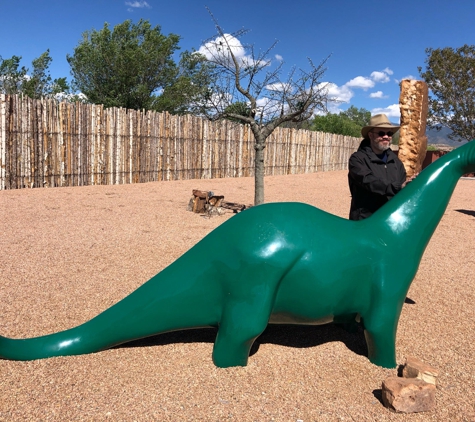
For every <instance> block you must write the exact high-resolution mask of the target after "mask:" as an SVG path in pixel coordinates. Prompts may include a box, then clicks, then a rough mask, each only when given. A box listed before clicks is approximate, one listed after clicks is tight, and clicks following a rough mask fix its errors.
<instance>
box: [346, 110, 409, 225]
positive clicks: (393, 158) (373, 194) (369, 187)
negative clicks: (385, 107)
mask: <svg viewBox="0 0 475 422" xmlns="http://www.w3.org/2000/svg"><path fill="white" fill-rule="evenodd" d="M398 130H399V126H398V125H394V124H392V123H391V122H390V121H389V120H388V118H387V116H386V115H385V114H376V115H374V116H372V117H371V119H370V121H369V125H368V126H365V127H364V128H363V129H361V135H362V136H363V140H362V141H361V144H360V146H359V148H358V151H356V152H355V153H353V154H352V155H351V157H350V160H349V165H348V167H349V172H348V183H349V187H350V192H351V208H350V220H363V219H364V218H368V217H369V216H370V215H371V214H373V213H374V212H375V211H376V210H378V209H379V208H380V207H381V206H383V205H384V204H385V203H386V202H388V201H389V200H390V199H391V198H392V197H393V196H394V195H396V193H398V192H399V191H400V190H401V189H402V188H403V187H404V186H405V185H406V170H405V168H404V165H403V164H402V162H401V160H399V158H398V157H397V155H396V154H395V153H394V152H393V151H391V149H390V145H391V141H392V136H393V135H394V134H395V133H396V132H397V131H398Z"/></svg>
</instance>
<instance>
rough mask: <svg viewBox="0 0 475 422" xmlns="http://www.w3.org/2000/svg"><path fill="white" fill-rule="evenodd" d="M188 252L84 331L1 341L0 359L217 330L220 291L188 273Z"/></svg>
mask: <svg viewBox="0 0 475 422" xmlns="http://www.w3.org/2000/svg"><path fill="white" fill-rule="evenodd" d="M190 252H191V250H190V251H189V252H188V253H187V254H185V255H184V256H183V257H182V258H181V259H179V260H177V261H175V262H174V263H173V264H172V265H170V266H169V267H167V268H165V269H164V270H163V271H161V272H160V273H158V274H157V275H156V276H154V277H152V278H151V279H150V280H149V281H147V282H146V283H145V284H143V285H142V286H140V287H139V288H138V289H137V290H135V291H134V292H132V293H131V294H130V295H128V296H127V297H125V298H124V299H122V300H121V301H120V302H118V303H116V304H115V305H113V306H111V307H110V308H108V309H106V310H105V311H104V312H102V313H100V314H99V315H97V316H96V317H94V318H92V319H91V320H89V321H87V322H85V323H84V324H82V325H79V326H77V327H74V328H71V329H68V330H65V331H61V332H58V333H54V334H49V335H45V336H41V337H35V338H28V339H12V338H7V337H1V336H0V358H3V359H12V360H33V359H43V358H48V357H53V356H66V355H80V354H86V353H93V352H98V351H101V350H104V349H108V348H110V347H113V346H116V345H118V344H122V343H125V342H128V341H132V340H136V339H140V338H144V337H149V336H152V335H155V334H160V333H163V332H167V331H174V330H180V329H187V328H199V327H209V326H216V325H217V321H219V312H220V308H219V307H218V306H216V304H219V299H218V296H219V291H218V290H219V289H217V288H216V286H211V285H210V284H211V283H212V282H210V281H209V278H210V277H209V274H207V271H204V272H203V273H201V275H200V276H196V275H194V274H193V273H192V272H190V268H191V269H194V268H197V267H198V265H197V262H194V261H195V260H196V259H195V258H194V256H193V255H194V254H193V253H191V254H190ZM185 257H186V258H185ZM198 258H199V256H198ZM200 264H201V266H202V267H203V266H204V265H203V262H202V261H201V262H200ZM203 278H208V282H207V283H206V284H205V285H206V286H208V288H207V289H203Z"/></svg>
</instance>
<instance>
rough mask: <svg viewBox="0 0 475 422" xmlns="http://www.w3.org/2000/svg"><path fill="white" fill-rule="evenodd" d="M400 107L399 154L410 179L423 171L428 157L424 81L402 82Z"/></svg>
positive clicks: (426, 92) (407, 80) (425, 86)
mask: <svg viewBox="0 0 475 422" xmlns="http://www.w3.org/2000/svg"><path fill="white" fill-rule="evenodd" d="M399 107H400V110H401V129H400V135H399V153H398V154H399V158H400V160H401V161H402V163H403V164H404V167H405V168H406V173H407V177H408V178H410V177H412V176H414V175H416V174H417V173H419V172H420V171H421V169H422V162H423V161H424V158H425V156H426V150H427V136H426V134H425V133H426V123H427V111H428V88H427V84H426V83H425V82H423V81H416V80H410V79H404V80H402V81H401V94H400V97H399Z"/></svg>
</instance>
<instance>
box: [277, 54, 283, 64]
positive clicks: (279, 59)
mask: <svg viewBox="0 0 475 422" xmlns="http://www.w3.org/2000/svg"><path fill="white" fill-rule="evenodd" d="M275 58H276V60H278V61H279V62H281V61H282V60H284V58H283V57H282V56H281V55H280V54H276V55H275Z"/></svg>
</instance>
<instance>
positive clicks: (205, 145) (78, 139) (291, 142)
mask: <svg viewBox="0 0 475 422" xmlns="http://www.w3.org/2000/svg"><path fill="white" fill-rule="evenodd" d="M358 144H359V139H357V138H352V137H347V136H341V135H332V134H326V133H321V132H312V131H305V130H295V129H282V128H278V129H277V130H275V131H274V133H273V134H272V135H271V136H270V137H269V138H268V140H267V146H266V149H265V152H266V157H265V165H266V167H265V171H266V175H279V174H297V173H310V172H317V171H327V170H342V169H346V168H347V163H348V158H349V156H350V154H351V153H352V152H353V151H355V150H356V148H357V146H358ZM253 146H254V138H253V135H252V133H251V131H250V129H249V127H248V126H246V125H239V124H235V123H232V122H230V121H227V120H223V121H218V122H210V121H208V120H205V119H202V118H199V117H194V116H189V115H188V116H172V115H170V114H168V113H156V112H151V111H147V112H145V111H135V110H126V109H121V108H109V109H104V108H103V107H102V106H98V105H91V104H80V103H67V102H60V103H58V102H56V101H54V100H48V99H41V100H32V99H30V98H27V97H22V96H18V95H13V96H8V95H0V190H2V189H18V188H26V187H28V188H30V187H31V188H33V187H55V186H85V185H104V184H124V183H141V182H149V181H160V180H179V179H208V178H219V177H243V176H253V175H254V164H253V160H254V148H253Z"/></svg>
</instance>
